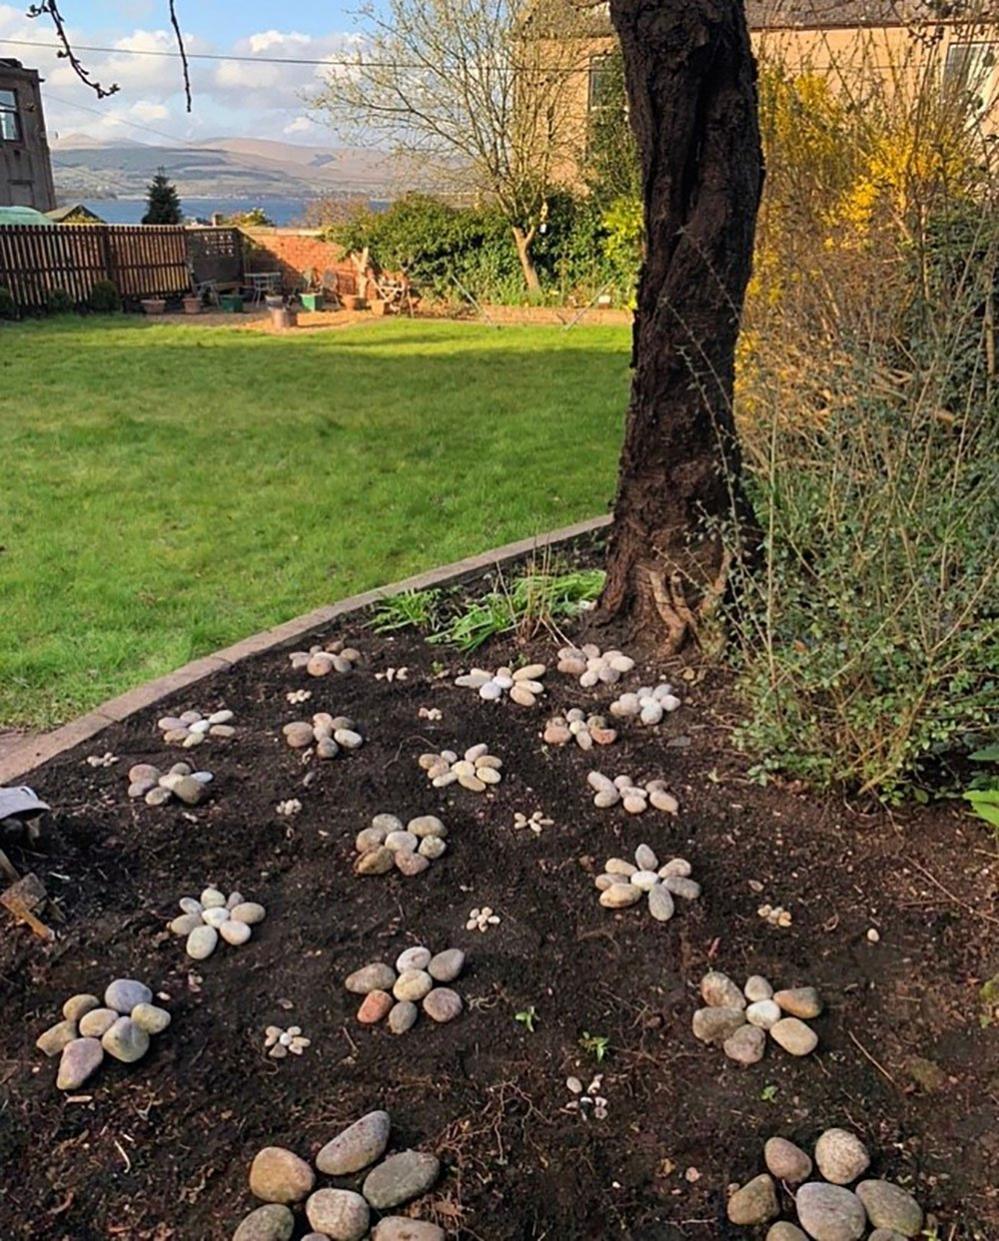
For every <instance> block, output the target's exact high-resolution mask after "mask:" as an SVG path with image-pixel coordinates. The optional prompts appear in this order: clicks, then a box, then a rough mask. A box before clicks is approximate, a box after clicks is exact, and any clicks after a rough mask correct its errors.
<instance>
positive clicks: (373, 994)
mask: <svg viewBox="0 0 999 1241" xmlns="http://www.w3.org/2000/svg"><path fill="white" fill-rule="evenodd" d="M393 1003H394V1001H393V999H392V997H391V996H390V995H389V993H388V992H387V991H369V992H368V994H367V995H366V996H365V997H364V999H363V1000H362V1001H361V1007H360V1008H359V1009H358V1010H357V1020H358V1021H359V1022H360V1023H361V1025H364V1026H373V1025H375V1024H377V1022H379V1021H381V1019H382V1018H383V1017H386V1016H387V1015H388V1013H389V1011H390V1009H391V1008H392V1005H393Z"/></svg>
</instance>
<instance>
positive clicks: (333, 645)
mask: <svg viewBox="0 0 999 1241" xmlns="http://www.w3.org/2000/svg"><path fill="white" fill-rule="evenodd" d="M288 658H289V659H290V660H291V666H292V667H293V668H295V669H298V668H304V669H305V671H306V672H307V673H308V674H309V676H312V677H324V676H328V675H329V674H330V673H331V672H352V671H353V669H354V665H355V664H359V663H360V662H361V652H360V651H357V650H355V649H354V648H353V647H352V646H344V644H343V643H342V642H328V643H327V644H326V646H312V647H310V648H309V649H308V650H307V651H292V652H291V654H290V655H289V656H288Z"/></svg>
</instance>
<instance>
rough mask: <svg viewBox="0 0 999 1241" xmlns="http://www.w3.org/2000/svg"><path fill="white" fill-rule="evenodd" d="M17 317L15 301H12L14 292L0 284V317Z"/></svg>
mask: <svg viewBox="0 0 999 1241" xmlns="http://www.w3.org/2000/svg"><path fill="white" fill-rule="evenodd" d="M16 318H17V302H15V301H14V294H13V293H11V291H10V289H5V288H3V287H2V286H0V319H16Z"/></svg>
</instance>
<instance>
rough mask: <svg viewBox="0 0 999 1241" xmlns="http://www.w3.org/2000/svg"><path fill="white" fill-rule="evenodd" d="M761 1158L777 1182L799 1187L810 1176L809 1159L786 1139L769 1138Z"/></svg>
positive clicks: (810, 1166)
mask: <svg viewBox="0 0 999 1241" xmlns="http://www.w3.org/2000/svg"><path fill="white" fill-rule="evenodd" d="M763 1158H764V1161H765V1162H766V1165H767V1169H768V1170H769V1171H770V1172H772V1173H773V1175H774V1176H775V1177H776V1178H777V1179H778V1181H788V1182H789V1183H790V1184H792V1185H800V1184H801V1182H802V1181H807V1180H808V1178H809V1177H810V1176H811V1175H812V1161H811V1158H810V1157H809V1156H808V1154H807V1153H806V1152H805V1151H803V1150H802V1149H801V1147H800V1146H796V1145H795V1144H794V1143H793V1142H789V1141H788V1140H787V1138H780V1137H775V1138H769V1139H768V1140H767V1143H766V1145H765V1146H764V1147H763Z"/></svg>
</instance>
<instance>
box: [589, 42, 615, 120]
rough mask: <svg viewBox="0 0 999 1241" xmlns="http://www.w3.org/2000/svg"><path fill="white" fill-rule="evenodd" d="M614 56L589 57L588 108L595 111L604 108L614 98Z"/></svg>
mask: <svg viewBox="0 0 999 1241" xmlns="http://www.w3.org/2000/svg"><path fill="white" fill-rule="evenodd" d="M614 79H615V71H614V58H613V57H612V56H591V57H590V93H589V100H588V105H587V106H588V108H589V110H590V111H591V112H595V111H596V110H597V109H598V108H606V107H607V105H608V104H610V103H612V102H613V100H614V93H615V85H616V84H615V81H614Z"/></svg>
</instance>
